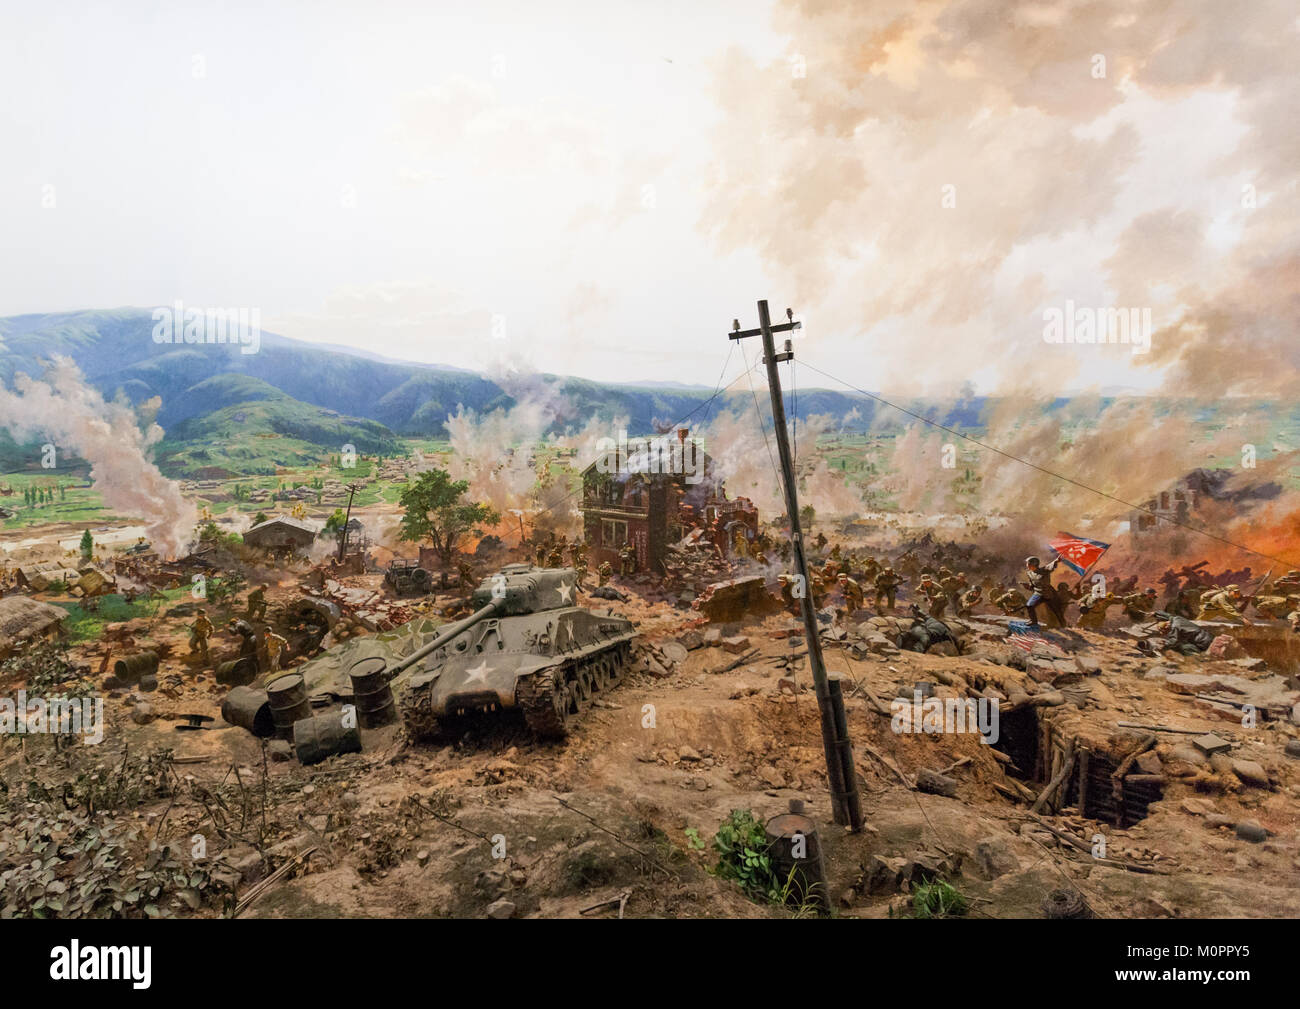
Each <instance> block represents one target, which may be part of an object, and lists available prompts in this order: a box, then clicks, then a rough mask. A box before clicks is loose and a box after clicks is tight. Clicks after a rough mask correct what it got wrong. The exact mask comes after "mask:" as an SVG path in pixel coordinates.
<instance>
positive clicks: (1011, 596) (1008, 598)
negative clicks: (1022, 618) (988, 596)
mask: <svg viewBox="0 0 1300 1009" xmlns="http://www.w3.org/2000/svg"><path fill="white" fill-rule="evenodd" d="M994 591H995V592H996V595H994V596H993V605H994V606H996V607H997V608H998V609H1000V610H1001V611H1002V612H1003V613H1005V614H1006V615H1007V616H1009V617H1010V616H1015V615H1016V614H1017V613H1020V612H1022V611H1023V610H1024V608H1025V604H1026V603H1027V602H1028V601H1029V600H1028V598H1027V597H1026V596H1025V594H1024V593H1023V592H1021V591H1020V590H1019V589H1018V588H1016V587H1015V586H1014V585H1013V586H1011V587H1010V588H1004V587H1000V588H998V589H995V590H994Z"/></svg>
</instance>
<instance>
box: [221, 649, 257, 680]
mask: <svg viewBox="0 0 1300 1009" xmlns="http://www.w3.org/2000/svg"><path fill="white" fill-rule="evenodd" d="M255 679H257V663H256V662H254V661H253V660H252V659H250V658H248V657H247V656H245V657H244V658H242V659H231V660H230V661H229V662H223V663H221V665H219V666H217V682H218V683H221V684H224V685H225V686H228V687H242V686H245V685H246V684H249V683H252V682H253V681H254V680H255Z"/></svg>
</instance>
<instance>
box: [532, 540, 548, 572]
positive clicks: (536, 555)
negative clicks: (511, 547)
mask: <svg viewBox="0 0 1300 1009" xmlns="http://www.w3.org/2000/svg"><path fill="white" fill-rule="evenodd" d="M533 565H534V566H535V567H539V568H544V567H546V544H545V543H542V542H541V541H540V540H539V541H538V543H537V549H536V550H535V551H533Z"/></svg>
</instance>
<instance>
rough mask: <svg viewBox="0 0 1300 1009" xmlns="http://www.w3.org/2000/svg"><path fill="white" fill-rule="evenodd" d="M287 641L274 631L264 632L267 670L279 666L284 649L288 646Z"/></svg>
mask: <svg viewBox="0 0 1300 1009" xmlns="http://www.w3.org/2000/svg"><path fill="white" fill-rule="evenodd" d="M288 646H289V642H288V641H286V640H285V639H284V638H282V637H280V635H278V634H276V633H275V631H270V630H268V631H267V632H266V666H267V669H269V670H276V669H279V668H280V660H281V658H282V657H283V656H284V652H285V649H286V648H288Z"/></svg>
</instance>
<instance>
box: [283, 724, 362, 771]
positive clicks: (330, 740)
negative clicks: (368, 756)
mask: <svg viewBox="0 0 1300 1009" xmlns="http://www.w3.org/2000/svg"><path fill="white" fill-rule="evenodd" d="M293 748H294V752H295V753H297V755H298V762H299V763H300V764H303V765H311V764H319V763H320V762H321V761H322V760H324V759H325V758H326V757H335V756H338V755H339V754H342V753H360V752H361V730H360V729H358V728H357V726H356V723H355V720H348V721H347V722H346V724H345V721H344V718H343V716H342V714H341V713H340V712H337V711H332V712H330V713H329V714H327V715H316V716H315V717H314V718H300V719H299V720H298V721H296V722H294V723H293Z"/></svg>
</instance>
